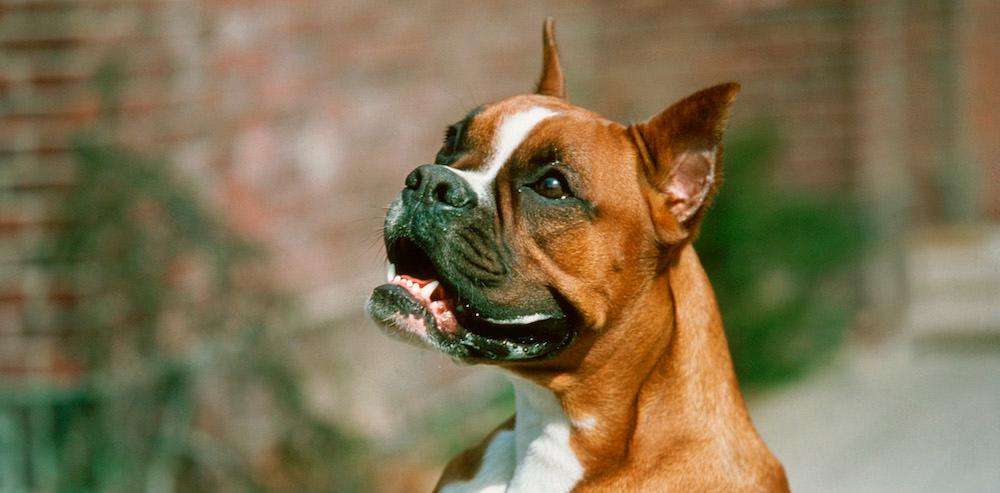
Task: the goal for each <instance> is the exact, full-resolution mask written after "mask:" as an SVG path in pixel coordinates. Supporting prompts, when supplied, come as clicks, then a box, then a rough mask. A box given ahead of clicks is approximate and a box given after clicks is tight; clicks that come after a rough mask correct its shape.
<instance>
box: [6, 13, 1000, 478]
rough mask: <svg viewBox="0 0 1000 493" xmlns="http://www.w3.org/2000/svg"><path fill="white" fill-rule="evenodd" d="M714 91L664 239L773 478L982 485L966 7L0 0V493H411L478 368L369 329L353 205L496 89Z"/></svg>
mask: <svg viewBox="0 0 1000 493" xmlns="http://www.w3.org/2000/svg"><path fill="white" fill-rule="evenodd" d="M546 15H552V16H555V17H556V19H557V21H558V37H559V43H560V46H561V50H562V60H563V66H564V69H565V71H566V73H567V81H568V89H569V95H570V98H571V100H572V101H574V102H575V103H577V104H580V105H582V106H586V107H588V108H591V109H593V110H595V111H598V112H599V113H601V114H603V115H605V116H607V117H609V118H612V119H616V120H619V121H624V122H628V121H640V120H643V119H645V118H646V117H648V116H650V115H653V114H655V113H657V112H659V111H660V110H661V109H663V108H664V107H666V106H667V105H668V104H670V103H671V102H673V101H675V100H677V99H679V98H681V97H683V96H685V95H687V94H689V93H691V92H694V91H695V90H698V89H700V88H702V87H705V86H708V85H712V84H715V83H718V82H723V81H728V80H738V81H740V82H741V83H742V85H743V92H742V94H741V95H740V97H739V99H738V101H737V103H736V106H735V111H734V114H733V118H732V120H731V124H730V130H729V131H728V134H727V141H726V142H727V144H726V145H727V152H726V164H725V166H726V184H725V186H724V187H723V193H722V196H721V197H720V198H719V200H718V201H717V202H716V204H715V205H714V207H713V210H712V211H711V212H710V214H709V216H708V217H707V219H706V224H705V227H704V231H703V234H702V238H701V239H700V240H699V243H698V248H699V251H700V252H701V255H702V258H703V262H704V264H705V266H706V269H707V270H708V272H709V274H710V276H711V277H712V279H713V282H714V284H715V286H716V289H717V291H718V296H719V299H720V304H721V306H722V311H723V316H724V318H725V320H726V323H727V331H728V333H729V338H730V345H731V347H732V350H733V355H734V358H735V361H736V366H737V370H738V372H739V374H740V379H741V384H742V385H743V386H744V390H745V392H746V394H747V399H748V402H749V404H750V408H751V413H752V415H753V417H754V419H755V421H756V423H757V424H758V426H759V428H760V431H761V433H762V435H763V436H764V438H765V440H766V441H767V442H768V443H769V444H770V446H771V447H772V448H773V449H774V451H775V453H776V454H777V455H778V457H779V458H780V459H781V460H782V461H783V462H784V464H785V466H786V469H787V471H788V476H789V478H790V481H791V484H792V487H793V489H794V490H797V491H820V492H823V491H844V492H848V491H849V492H858V491H873V492H874V491H879V492H885V491H928V492H930V491H998V489H1000V112H997V108H1000V31H997V30H996V26H998V25H1000V3H998V2H996V1H995V0H965V1H946V0H913V1H903V0H887V1H881V2H862V1H829V0H759V1H755V0H713V1H706V2H681V1H648V0H647V1H643V0H635V1H631V0H630V1H621V2H602V1H592V0H591V1H588V0H584V1H573V2H570V1H537V2H514V1H508V2H486V1H478V0H469V1H463V2H454V1H452V2H442V1H431V2H423V3H421V4H420V5H415V4H411V3H410V2H393V1H368V2H360V1H358V2H345V1H330V0H323V1H320V0H280V1H279V0H241V1H226V0H125V1H117V0H91V1H82V0H81V1H66V0H2V1H0V492H21V491H155V492H166V491H394V492H395V491H401V492H409V491H429V489H430V487H431V486H432V485H433V483H434V482H435V480H436V478H437V475H438V474H439V471H440V468H441V467H442V465H443V464H444V462H445V461H446V460H447V458H448V457H449V456H450V455H451V454H453V453H455V452H457V451H458V450H460V449H462V448H464V447H466V446H469V445H471V444H472V443H474V442H476V441H478V440H479V439H480V438H481V437H482V436H483V435H484V434H485V433H487V432H488V431H489V430H490V429H492V427H493V426H495V425H496V424H497V423H498V422H500V421H501V420H503V419H504V418H505V417H506V416H507V415H509V414H510V413H511V412H512V409H513V399H512V395H511V393H510V390H509V389H508V388H507V386H506V384H505V383H504V380H503V379H502V378H501V377H500V376H499V375H498V374H496V373H494V372H492V371H490V370H488V369H484V368H469V367H458V366H456V365H454V364H452V363H451V362H450V361H448V360H446V359H444V358H442V357H440V356H438V355H436V354H432V353H429V352H424V351H420V350H417V349H414V348H412V347H409V346H406V345H403V344H400V343H398V342H394V341H391V340H389V339H388V338H386V337H384V336H382V335H381V334H380V332H379V331H378V330H377V329H376V328H375V326H374V325H373V324H372V323H371V322H369V321H368V320H367V319H366V317H365V316H364V314H363V312H362V305H363V303H364V300H365V297H366V296H367V294H368V292H369V291H370V289H371V288H372V287H373V286H375V285H376V284H378V283H380V282H382V279H383V275H384V259H383V251H382V245H381V238H380V231H379V228H380V226H381V221H382V215H383V211H384V209H383V207H384V205H386V204H387V203H388V202H389V201H390V200H391V199H392V197H393V196H394V194H395V193H396V192H397V191H398V190H399V189H400V188H401V185H402V181H403V177H404V176H405V174H406V173H407V172H408V171H409V170H410V169H411V168H413V167H415V166H416V165H419V164H422V163H426V162H429V161H431V160H432V159H433V156H434V154H435V152H436V150H437V147H438V145H439V142H440V139H441V134H442V131H443V128H444V126H445V125H447V124H448V123H450V122H452V121H454V120H456V119H458V118H459V117H461V116H462V115H464V114H465V112H466V111H467V110H468V109H470V108H472V107H474V106H476V105H478V104H480V103H482V102H485V101H490V100H495V99H499V98H503V97H506V96H509V95H512V94H516V93H522V92H526V91H530V90H531V89H532V88H533V83H534V81H535V80H536V77H537V76H538V72H539V69H540V65H541V53H540V31H541V23H542V20H543V18H544V17H545V16H546Z"/></svg>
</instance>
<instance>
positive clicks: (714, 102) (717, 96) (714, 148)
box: [630, 82, 740, 244]
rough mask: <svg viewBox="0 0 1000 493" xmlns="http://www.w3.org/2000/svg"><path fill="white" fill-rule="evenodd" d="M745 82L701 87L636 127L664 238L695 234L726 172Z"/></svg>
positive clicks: (655, 215)
mask: <svg viewBox="0 0 1000 493" xmlns="http://www.w3.org/2000/svg"><path fill="white" fill-rule="evenodd" d="M739 90H740V85H739V84H737V83H735V82H730V83H727V84H720V85H717V86H713V87H710V88H708V89H703V90H701V91H698V92H696V93H694V94H692V95H690V96H688V97H686V98H684V99H682V100H680V101H678V102H677V103H674V104H673V105H672V106H670V107H669V108H667V109H665V110H663V112H661V113H660V114H658V115H656V116H654V117H652V118H650V119H649V120H646V121H645V122H643V123H639V124H637V125H633V126H632V127H630V131H631V132H632V135H633V138H635V140H636V144H637V146H638V147H639V152H640V154H641V155H642V158H643V161H644V168H645V174H646V178H647V179H648V182H649V184H650V185H651V187H650V193H649V194H648V195H649V196H648V197H647V200H648V201H649V202H650V204H649V205H650V211H651V213H652V215H653V222H654V224H655V225H656V229H657V236H658V237H659V240H660V241H661V242H663V243H666V244H674V243H677V242H679V241H682V240H685V239H688V238H693V237H694V236H695V235H696V234H697V231H698V225H699V223H700V221H701V216H702V214H703V213H704V211H705V208H706V206H707V205H708V203H709V201H710V200H711V199H712V197H713V196H714V194H715V192H716V189H717V188H718V184H719V182H720V179H721V177H722V131H723V130H724V128H725V126H726V119H727V117H728V115H729V107H730V105H731V104H732V102H733V100H734V99H736V94H737V93H738V92H739Z"/></svg>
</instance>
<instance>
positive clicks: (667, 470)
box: [367, 19, 788, 493]
mask: <svg viewBox="0 0 1000 493" xmlns="http://www.w3.org/2000/svg"><path fill="white" fill-rule="evenodd" d="M738 90H739V85H738V84H736V83H728V84H722V85H718V86H714V87H710V88H708V89H704V90H702V91H699V92H696V93H694V94H692V95H690V96H688V97H686V98H684V99H682V100H681V101H679V102H677V103H675V104H673V105H672V106H670V107H669V108H667V109H666V110H664V111H663V112H661V113H659V114H658V115H656V116H653V117H652V118H650V119H649V120H646V121H645V122H642V123H638V124H633V125H622V124H619V123H615V122H612V121H609V120H606V119H604V118H602V117H601V116H599V115H597V114H595V113H593V112H591V111H588V110H585V109H583V108H580V107H577V106H574V105H572V104H570V103H569V102H567V100H566V98H565V92H564V83H563V73H562V69H561V67H560V64H559V56H558V53H557V50H556V43H555V39H554V33H553V22H552V20H551V19H547V20H546V22H545V25H544V28H543V69H542V76H541V80H540V82H539V83H538V86H537V90H536V92H535V94H528V95H519V96H514V97H511V98H508V99H504V100H502V101H498V102H494V103H487V104H484V105H482V106H479V107H477V108H475V109H473V110H472V111H470V112H469V113H468V114H467V115H465V116H464V117H463V118H462V119H461V120H459V121H458V122H456V123H454V124H452V125H451V126H449V127H448V129H447V132H446V134H445V139H444V145H443V146H442V147H441V150H440V151H438V153H437V156H436V157H435V159H434V162H433V163H432V164H425V165H423V166H420V167H418V168H416V169H415V170H413V172H411V173H410V174H409V176H407V177H406V181H405V188H404V189H403V190H402V192H400V193H399V195H398V196H397V197H396V199H395V200H394V201H393V202H392V204H391V206H390V207H389V210H388V213H387V216H386V220H385V246H386V252H387V256H388V259H389V266H388V275H387V283H386V284H384V285H381V286H379V287H377V288H375V290H374V292H373V293H372V295H371V298H370V299H369V301H368V304H367V310H368V313H369V314H370V315H371V316H372V317H373V318H374V319H375V320H376V321H377V322H378V323H379V324H380V325H381V326H382V327H383V329H384V331H385V332H387V333H388V334H390V335H392V336H394V337H398V338H401V339H404V340H406V341H409V342H412V343H415V344H417V345H419V346H423V347H426V348H432V349H435V350H438V351H441V352H443V353H445V354H447V355H449V356H451V357H452V358H454V359H455V360H458V361H461V362H465V363H485V364H490V365H495V366H498V367H500V368H502V369H503V370H505V373H507V374H509V375H510V377H511V380H512V381H513V386H514V390H515V395H516V399H515V403H516V404H515V409H516V412H515V415H514V416H513V417H511V418H510V419H509V420H508V421H507V422H505V423H503V424H501V425H500V426H499V427H498V428H497V429H496V430H494V431H493V432H492V433H491V434H490V435H489V436H487V437H486V438H485V439H484V440H483V441H482V442H481V443H480V444H479V445H477V446H475V447H473V448H470V449H468V450H466V451H465V452H463V453H461V454H460V455H458V456H457V457H455V458H454V459H453V460H452V461H451V463H449V464H448V466H447V467H446V468H445V470H444V474H443V475H442V477H441V479H440V481H439V483H438V486H437V488H436V490H435V491H439V492H447V493H453V492H504V491H506V492H547V493H554V492H566V491H574V492H592V491H611V492H633V491H657V492H659V491H681V492H703V491H721V492H736V491H787V490H788V485H787V481H786V479H785V473H784V470H783V468H782V466H781V464H780V463H779V462H778V461H777V460H776V459H775V457H774V456H773V455H772V454H771V452H770V451H769V450H768V448H767V446H766V445H765V444H764V442H763V441H762V440H761V438H760V436H758V434H757V431H756V430H755V429H754V427H753V424H752V423H751V421H750V417H749V416H748V414H747V410H746V407H745V406H744V404H743V399H742V397H741V396H740V391H739V388H738V386H737V383H736V377H735V375H734V373H733V366H732V362H731V360H730V357H729V351H728V348H727V345H726V339H725V335H724V333H723V329H722V321H721V318H720V315H719V310H718V308H717V307H716V303H715V297H714V294H713V292H712V288H711V286H710V285H709V281H708V278H707V277H706V275H705V272H704V271H703V269H702V267H701V264H700V262H699V260H698V256H697V254H696V253H695V251H694V249H693V248H692V246H691V241H692V239H693V238H694V236H695V235H696V233H697V231H698V224H699V221H700V219H701V217H702V215H703V214H704V212H705V209H706V207H707V206H708V203H709V201H710V200H711V199H712V196H713V195H714V194H715V192H716V189H717V188H718V185H719V180H720V176H721V173H722V169H721V164H722V143H721V137H722V130H723V127H724V126H725V121H726V118H727V113H728V111H729V106H730V104H732V102H733V99H734V98H735V96H736V93H737V91H738ZM747 261H748V262H752V261H753V259H747Z"/></svg>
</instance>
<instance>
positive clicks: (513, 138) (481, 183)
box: [451, 106, 556, 200]
mask: <svg viewBox="0 0 1000 493" xmlns="http://www.w3.org/2000/svg"><path fill="white" fill-rule="evenodd" d="M555 114H556V112H555V111H552V110H550V109H547V108H542V107H540V106H534V107H532V108H530V109H527V110H524V111H521V112H519V113H514V114H513V115H509V116H507V117H505V118H504V119H503V120H502V121H501V122H500V126H499V127H498V128H497V131H496V133H495V134H493V150H492V152H491V153H490V155H489V158H487V159H488V160H487V162H486V165H485V166H483V167H482V168H481V169H478V170H475V171H468V170H460V169H454V168H451V170H452V171H454V172H455V173H456V174H458V176H461V177H462V178H464V179H465V181H466V182H468V183H469V185H470V186H471V187H472V189H473V190H475V191H476V195H478V196H479V197H480V199H482V200H490V198H491V197H492V189H493V187H492V184H493V180H494V179H495V178H496V177H497V174H498V173H500V168H502V167H503V165H504V163H506V162H507V160H508V159H510V156H511V155H512V154H514V151H515V150H517V148H518V146H520V145H521V142H524V139H525V138H527V137H528V135H529V134H530V133H531V130H532V129H534V128H535V126H536V125H538V124H539V123H541V121H542V120H545V119H546V118H549V117H550V116H553V115H555Z"/></svg>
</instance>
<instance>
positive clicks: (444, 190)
mask: <svg viewBox="0 0 1000 493" xmlns="http://www.w3.org/2000/svg"><path fill="white" fill-rule="evenodd" d="M450 192H451V186H450V185H449V184H448V182H446V181H443V182H441V183H438V184H437V186H435V187H434V192H433V193H434V199H435V200H437V201H438V202H441V203H443V204H448V205H454V204H452V203H451V201H450V200H448V199H449V198H450V195H451V193H450Z"/></svg>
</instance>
